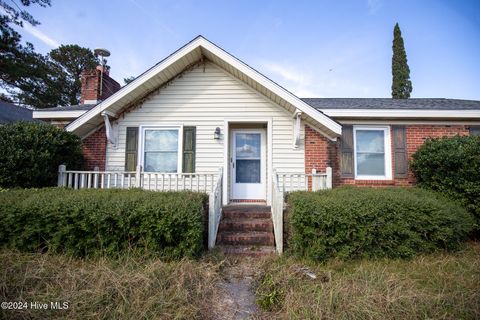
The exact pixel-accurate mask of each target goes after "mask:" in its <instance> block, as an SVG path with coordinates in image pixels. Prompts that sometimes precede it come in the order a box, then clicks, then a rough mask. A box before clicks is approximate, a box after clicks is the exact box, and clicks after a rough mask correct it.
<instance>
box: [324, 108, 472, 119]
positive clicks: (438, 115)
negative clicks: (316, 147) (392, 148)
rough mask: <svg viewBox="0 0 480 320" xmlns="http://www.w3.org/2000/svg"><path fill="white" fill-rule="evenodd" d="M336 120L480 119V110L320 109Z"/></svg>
mask: <svg viewBox="0 0 480 320" xmlns="http://www.w3.org/2000/svg"><path fill="white" fill-rule="evenodd" d="M319 110H321V111H322V112H323V113H324V114H326V115H328V116H330V117H334V118H364V119H365V118H389V119H418V118H427V119H480V110H418V109H417V110H415V109H409V110H406V109H381V110H380V109H319Z"/></svg>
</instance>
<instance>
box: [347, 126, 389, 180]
mask: <svg viewBox="0 0 480 320" xmlns="http://www.w3.org/2000/svg"><path fill="white" fill-rule="evenodd" d="M353 132H354V151H355V178H357V179H375V180H378V179H385V180H386V179H391V178H392V163H391V153H390V128H389V127H365V126H356V127H354V130H353Z"/></svg>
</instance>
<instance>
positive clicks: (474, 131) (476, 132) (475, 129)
mask: <svg viewBox="0 0 480 320" xmlns="http://www.w3.org/2000/svg"><path fill="white" fill-rule="evenodd" d="M470 135H471V136H480V126H470Z"/></svg>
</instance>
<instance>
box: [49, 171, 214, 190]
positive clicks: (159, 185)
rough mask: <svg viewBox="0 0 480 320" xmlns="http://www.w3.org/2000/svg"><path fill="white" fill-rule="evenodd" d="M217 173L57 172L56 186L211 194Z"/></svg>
mask: <svg viewBox="0 0 480 320" xmlns="http://www.w3.org/2000/svg"><path fill="white" fill-rule="evenodd" d="M217 175H218V174H217V173H201V172H200V173H199V172H196V173H151V172H143V171H142V168H141V166H138V167H137V171H99V170H94V171H78V170H67V169H66V167H65V166H64V165H60V166H59V168H58V186H59V187H66V188H73V189H112V188H119V189H129V188H142V189H146V190H155V191H182V190H189V191H198V192H205V193H210V192H212V191H213V190H214V184H215V181H216V178H217Z"/></svg>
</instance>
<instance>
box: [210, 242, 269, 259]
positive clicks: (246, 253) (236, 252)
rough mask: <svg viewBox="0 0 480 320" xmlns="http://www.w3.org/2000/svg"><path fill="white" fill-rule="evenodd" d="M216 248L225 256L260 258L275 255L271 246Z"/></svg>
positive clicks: (223, 246) (222, 246)
mask: <svg viewBox="0 0 480 320" xmlns="http://www.w3.org/2000/svg"><path fill="white" fill-rule="evenodd" d="M218 248H219V249H220V250H221V251H222V252H223V253H224V254H225V255H233V256H243V257H262V256H266V255H273V254H275V247H273V246H229V245H220V246H218Z"/></svg>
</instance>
